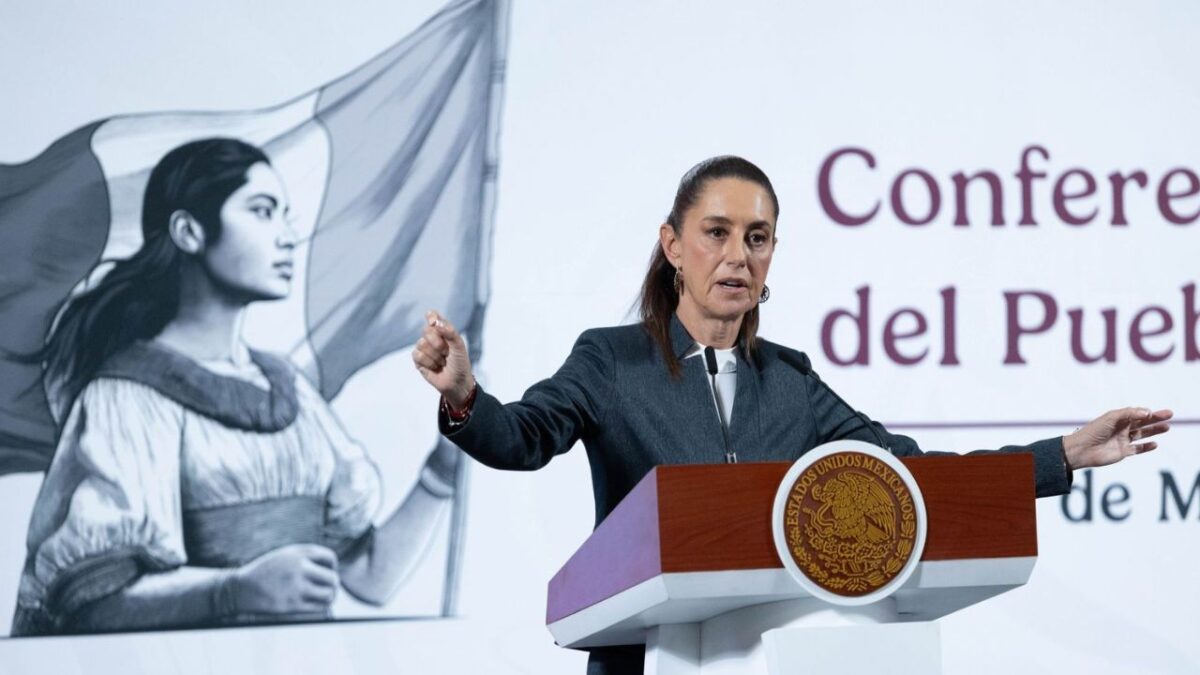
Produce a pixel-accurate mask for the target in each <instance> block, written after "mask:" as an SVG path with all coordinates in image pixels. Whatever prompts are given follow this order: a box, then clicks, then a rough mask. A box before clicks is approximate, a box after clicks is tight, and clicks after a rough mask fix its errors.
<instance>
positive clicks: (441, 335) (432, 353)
mask: <svg viewBox="0 0 1200 675" xmlns="http://www.w3.org/2000/svg"><path fill="white" fill-rule="evenodd" d="M412 359H413V363H415V364H416V366H417V370H419V371H420V372H421V376H422V377H424V378H425V381H426V382H428V383H429V384H432V385H433V388H434V389H437V390H438V392H439V393H441V395H442V396H445V397H446V402H447V403H449V404H450V405H451V407H453V408H458V409H460V408H462V407H463V406H464V405H466V402H467V399H468V398H469V397H470V395H471V390H473V389H474V388H475V376H474V375H473V374H472V373H471V358H470V357H469V356H467V344H466V342H464V341H463V339H462V336H461V335H459V334H458V331H457V330H455V329H454V326H452V325H451V324H450V322H449V321H447V320H446V318H445V317H443V316H442V315H441V314H438V313H437V312H435V311H433V310H430V311H429V312H426V314H425V330H423V331H422V332H421V337H420V339H418V340H417V344H416V346H415V347H414V348H413V351H412Z"/></svg>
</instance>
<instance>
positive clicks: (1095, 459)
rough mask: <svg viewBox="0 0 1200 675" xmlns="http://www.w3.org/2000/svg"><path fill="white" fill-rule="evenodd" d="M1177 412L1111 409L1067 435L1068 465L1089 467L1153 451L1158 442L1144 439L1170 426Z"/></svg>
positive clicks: (1064, 448) (1080, 467)
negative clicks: (1170, 421) (1168, 421)
mask: <svg viewBox="0 0 1200 675" xmlns="http://www.w3.org/2000/svg"><path fill="white" fill-rule="evenodd" d="M1174 414H1175V413H1173V412H1171V411H1170V410H1159V411H1158V412H1151V411H1150V410H1149V409H1148V408H1121V409H1119V410H1110V411H1108V412H1106V413H1104V414H1103V415H1101V416H1099V417H1097V418H1096V419H1094V420H1092V421H1091V422H1088V423H1087V424H1086V425H1084V426H1083V427H1081V428H1080V429H1078V430H1077V431H1076V432H1075V433H1073V434H1071V435H1069V436H1065V437H1063V450H1065V451H1066V454H1067V465H1068V466H1069V467H1070V468H1071V469H1086V468H1089V467H1093V466H1105V465H1108V464H1115V463H1117V462H1119V461H1121V460H1122V459H1125V458H1126V457H1129V456H1130V455H1137V454H1141V453H1143V452H1150V451H1151V450H1153V449H1155V448H1157V447H1158V443H1156V442H1154V441H1149V442H1144V441H1145V440H1146V439H1147V438H1150V437H1151V436H1157V435H1159V434H1161V433H1165V432H1166V431H1167V430H1168V429H1170V428H1171V426H1170V425H1169V424H1167V420H1169V419H1171V417H1172V415H1174Z"/></svg>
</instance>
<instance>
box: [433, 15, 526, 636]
mask: <svg viewBox="0 0 1200 675" xmlns="http://www.w3.org/2000/svg"><path fill="white" fill-rule="evenodd" d="M491 2H492V68H491V82H490V85H489V87H490V88H489V91H488V117H487V133H486V146H485V149H484V179H483V186H482V191H483V195H482V200H481V203H480V210H479V217H480V219H481V221H482V222H481V223H480V228H479V238H480V246H479V261H478V263H479V270H480V274H479V276H478V281H477V283H478V287H477V289H476V293H475V298H476V304H475V310H474V311H473V312H472V314H471V320H470V322H469V323H468V325H467V326H466V330H464V331H463V332H464V335H465V336H466V338H467V350H468V354H469V356H470V358H471V363H473V364H476V376H477V377H478V376H479V369H478V365H479V362H480V359H481V357H482V356H483V319H484V315H485V314H486V312H487V303H488V298H489V297H490V295H491V263H492V232H493V226H494V224H495V217H496V181H497V178H498V174H499V171H498V170H499V165H500V117H501V112H502V109H503V104H504V78H505V71H506V69H507V66H508V21H509V10H510V8H511V1H510V0H491ZM438 442H439V443H449V442H450V441H448V440H446V438H445V437H442V438H440V439H439V440H438ZM460 452H461V451H460ZM468 467H469V464H468V462H467V461H466V460H465V457H464V456H462V455H461V454H460V456H459V462H458V465H457V466H456V467H455V472H454V485H455V490H454V502H453V505H452V506H451V512H450V541H449V545H448V550H447V554H446V577H445V584H444V585H443V587H442V588H443V591H442V616H443V617H452V616H455V615H456V614H457V611H458V584H459V579H460V577H461V576H462V556H463V548H464V536H465V534H466V516H467V484H468V477H469V474H468Z"/></svg>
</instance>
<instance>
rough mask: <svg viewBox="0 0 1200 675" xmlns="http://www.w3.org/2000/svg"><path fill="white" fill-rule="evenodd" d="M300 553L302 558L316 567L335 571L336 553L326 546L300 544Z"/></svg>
mask: <svg viewBox="0 0 1200 675" xmlns="http://www.w3.org/2000/svg"><path fill="white" fill-rule="evenodd" d="M301 546H302V552H303V553H304V557H306V558H308V560H309V561H310V562H312V563H314V564H316V565H319V566H321V567H324V568H326V569H330V570H336V569H337V563H338V559H337V553H334V552H333V549H331V548H329V547H327V546H321V545H320V544H302V545H301Z"/></svg>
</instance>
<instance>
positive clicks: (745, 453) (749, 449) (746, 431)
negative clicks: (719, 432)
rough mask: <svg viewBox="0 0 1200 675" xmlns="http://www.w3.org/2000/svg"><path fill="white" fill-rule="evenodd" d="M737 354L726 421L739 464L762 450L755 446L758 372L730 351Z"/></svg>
mask: <svg viewBox="0 0 1200 675" xmlns="http://www.w3.org/2000/svg"><path fill="white" fill-rule="evenodd" d="M734 354H736V355H737V391H736V392H735V393H734V396H733V413H732V417H731V418H730V420H729V437H730V443H731V444H732V445H733V450H734V452H737V453H738V460H739V461H747V460H750V461H753V459H754V458H757V457H761V456H762V455H763V452H764V450H765V448H762V447H759V446H760V444H761V442H762V441H761V439H762V434H760V433H759V431H760V422H761V420H760V419H759V414H760V411H761V409H762V408H761V406H760V405H759V388H760V387H759V385H760V383H759V381H758V369H757V368H755V367H754V366H753V365H751V364H750V363H749V362H748V361H747V360H746V359H745V358H744V357H743V356H742V350H741V349H736V350H734Z"/></svg>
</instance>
